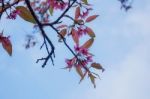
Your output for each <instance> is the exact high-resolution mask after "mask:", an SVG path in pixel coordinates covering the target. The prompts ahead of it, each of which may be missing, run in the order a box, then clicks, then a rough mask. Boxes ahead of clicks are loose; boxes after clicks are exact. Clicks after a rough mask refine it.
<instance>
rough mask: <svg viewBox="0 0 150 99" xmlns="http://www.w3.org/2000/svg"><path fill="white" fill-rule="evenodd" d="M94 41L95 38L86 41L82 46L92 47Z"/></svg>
mask: <svg viewBox="0 0 150 99" xmlns="http://www.w3.org/2000/svg"><path fill="white" fill-rule="evenodd" d="M93 42H94V38H91V39H89V40H88V41H86V42H85V43H84V44H83V45H82V48H86V49H88V48H89V47H91V45H92V44H93Z"/></svg>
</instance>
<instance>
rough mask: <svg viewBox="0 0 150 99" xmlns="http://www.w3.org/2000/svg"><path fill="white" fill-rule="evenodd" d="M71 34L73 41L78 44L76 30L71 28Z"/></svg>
mask: <svg viewBox="0 0 150 99" xmlns="http://www.w3.org/2000/svg"><path fill="white" fill-rule="evenodd" d="M71 35H72V38H73V40H74V42H75V43H76V44H79V37H78V33H77V31H76V30H75V29H74V28H72V31H71Z"/></svg>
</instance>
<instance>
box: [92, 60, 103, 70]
mask: <svg viewBox="0 0 150 99" xmlns="http://www.w3.org/2000/svg"><path fill="white" fill-rule="evenodd" d="M91 67H93V68H95V69H101V70H102V71H104V68H103V67H102V65H101V64H99V63H95V62H94V63H92V64H91Z"/></svg>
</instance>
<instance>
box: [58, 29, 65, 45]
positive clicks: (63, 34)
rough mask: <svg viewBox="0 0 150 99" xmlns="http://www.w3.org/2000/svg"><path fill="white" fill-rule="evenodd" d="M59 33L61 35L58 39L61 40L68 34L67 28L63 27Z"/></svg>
mask: <svg viewBox="0 0 150 99" xmlns="http://www.w3.org/2000/svg"><path fill="white" fill-rule="evenodd" d="M59 34H60V35H58V37H59V40H58V41H59V42H61V40H62V37H64V36H65V35H66V34H67V29H62V30H61V31H60V33H59Z"/></svg>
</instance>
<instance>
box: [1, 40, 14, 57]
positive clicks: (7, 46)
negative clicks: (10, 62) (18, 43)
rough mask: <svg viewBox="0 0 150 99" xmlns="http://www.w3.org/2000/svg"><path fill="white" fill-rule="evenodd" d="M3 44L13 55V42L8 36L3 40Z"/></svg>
mask: <svg viewBox="0 0 150 99" xmlns="http://www.w3.org/2000/svg"><path fill="white" fill-rule="evenodd" d="M2 46H3V48H4V49H5V50H6V51H7V53H8V54H9V55H10V56H11V55H12V44H11V42H10V40H9V39H8V38H4V39H3V40H2Z"/></svg>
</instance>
